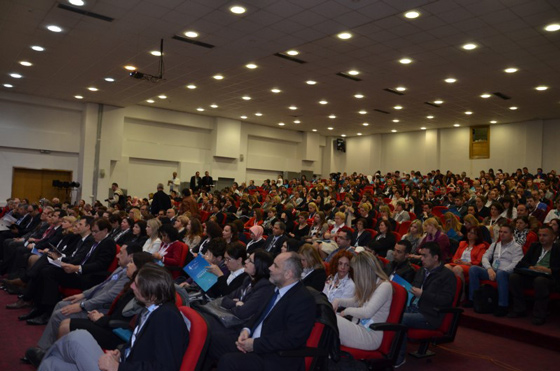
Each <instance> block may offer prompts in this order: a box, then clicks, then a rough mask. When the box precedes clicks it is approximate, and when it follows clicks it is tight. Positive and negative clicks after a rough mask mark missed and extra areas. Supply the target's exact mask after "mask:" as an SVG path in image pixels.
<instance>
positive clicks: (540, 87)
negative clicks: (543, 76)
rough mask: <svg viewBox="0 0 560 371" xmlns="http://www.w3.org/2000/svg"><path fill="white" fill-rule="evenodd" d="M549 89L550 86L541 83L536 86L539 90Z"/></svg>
mask: <svg viewBox="0 0 560 371" xmlns="http://www.w3.org/2000/svg"><path fill="white" fill-rule="evenodd" d="M547 89H548V86H545V85H540V86H537V87H536V88H535V90H538V91H545V90H547Z"/></svg>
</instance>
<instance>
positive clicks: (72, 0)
mask: <svg viewBox="0 0 560 371" xmlns="http://www.w3.org/2000/svg"><path fill="white" fill-rule="evenodd" d="M68 2H69V3H70V4H72V5H75V6H84V5H85V4H86V3H85V2H84V1H83V0H68Z"/></svg>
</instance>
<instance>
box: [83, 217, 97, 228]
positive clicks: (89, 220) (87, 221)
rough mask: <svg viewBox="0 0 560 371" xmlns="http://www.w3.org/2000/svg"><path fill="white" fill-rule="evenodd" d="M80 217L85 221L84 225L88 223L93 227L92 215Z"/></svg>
mask: <svg viewBox="0 0 560 371" xmlns="http://www.w3.org/2000/svg"><path fill="white" fill-rule="evenodd" d="M80 219H83V220H85V221H86V225H89V227H90V228H91V227H93V223H94V222H95V219H94V218H93V216H89V215H88V216H82V217H81V218H80Z"/></svg>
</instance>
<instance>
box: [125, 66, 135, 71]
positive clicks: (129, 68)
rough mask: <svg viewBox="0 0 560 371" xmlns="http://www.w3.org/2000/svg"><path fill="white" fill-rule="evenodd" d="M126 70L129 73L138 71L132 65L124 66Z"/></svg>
mask: <svg viewBox="0 0 560 371" xmlns="http://www.w3.org/2000/svg"><path fill="white" fill-rule="evenodd" d="M124 69H125V70H128V71H136V67H135V66H132V65H126V66H124Z"/></svg>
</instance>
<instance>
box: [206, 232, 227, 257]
mask: <svg viewBox="0 0 560 371" xmlns="http://www.w3.org/2000/svg"><path fill="white" fill-rule="evenodd" d="M226 246H227V243H226V240H224V239H223V238H222V237H216V238H212V239H211V240H210V241H209V242H208V249H207V251H210V252H211V253H212V255H214V256H215V257H216V258H218V257H220V256H221V257H222V259H223V258H224V254H225V253H226Z"/></svg>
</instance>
